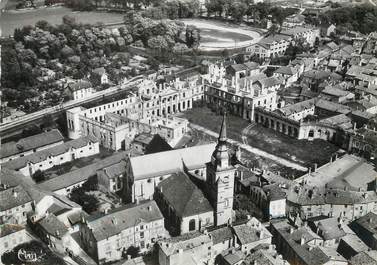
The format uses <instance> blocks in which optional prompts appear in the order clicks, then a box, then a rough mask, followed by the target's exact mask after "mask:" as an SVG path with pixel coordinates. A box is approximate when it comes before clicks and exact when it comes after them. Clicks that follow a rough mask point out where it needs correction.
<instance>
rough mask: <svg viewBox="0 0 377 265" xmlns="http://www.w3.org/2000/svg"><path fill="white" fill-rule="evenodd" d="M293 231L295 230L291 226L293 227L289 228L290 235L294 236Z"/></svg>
mask: <svg viewBox="0 0 377 265" xmlns="http://www.w3.org/2000/svg"><path fill="white" fill-rule="evenodd" d="M293 230H294V229H293V227H292V226H291V227H290V228H289V233H290V234H292V233H293Z"/></svg>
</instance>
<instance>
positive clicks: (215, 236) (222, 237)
mask: <svg viewBox="0 0 377 265" xmlns="http://www.w3.org/2000/svg"><path fill="white" fill-rule="evenodd" d="M209 234H210V235H211V238H212V242H213V244H214V245H216V244H219V243H222V242H224V241H226V240H230V239H232V238H233V232H232V229H231V228H230V227H229V226H226V227H221V228H218V229H216V230H213V231H211V232H209Z"/></svg>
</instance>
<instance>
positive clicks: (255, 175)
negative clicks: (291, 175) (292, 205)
mask: <svg viewBox="0 0 377 265" xmlns="http://www.w3.org/2000/svg"><path fill="white" fill-rule="evenodd" d="M289 185H290V181H288V180H286V179H284V178H283V177H281V176H278V175H276V174H274V173H272V172H266V171H263V172H257V171H253V170H251V169H248V168H245V167H243V166H239V167H238V168H237V172H236V190H238V191H239V192H242V193H244V194H246V195H248V196H249V197H250V199H251V200H253V202H254V203H255V204H256V205H257V206H258V207H259V208H260V209H261V210H262V212H263V213H264V215H265V217H267V218H271V219H273V218H281V217H285V216H286V209H287V208H286V192H287V190H286V189H287V188H288V187H289Z"/></svg>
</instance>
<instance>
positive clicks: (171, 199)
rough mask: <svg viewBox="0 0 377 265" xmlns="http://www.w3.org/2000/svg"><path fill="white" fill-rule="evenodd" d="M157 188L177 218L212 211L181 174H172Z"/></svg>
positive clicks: (204, 198)
mask: <svg viewBox="0 0 377 265" xmlns="http://www.w3.org/2000/svg"><path fill="white" fill-rule="evenodd" d="M157 187H158V189H159V190H160V191H161V193H162V194H163V196H164V198H165V200H166V201H167V202H168V203H169V205H170V206H171V207H172V208H173V209H174V210H175V212H176V214H177V215H178V216H179V217H186V216H193V215H198V214H201V213H206V212H211V211H213V208H212V206H211V205H210V203H209V201H208V200H207V198H206V197H205V196H204V194H203V192H202V191H201V190H200V189H199V188H198V187H197V186H196V185H195V184H194V183H193V182H192V181H191V180H190V178H189V176H187V175H186V174H185V173H183V172H178V173H174V174H173V175H171V176H170V177H169V178H167V179H165V180H163V181H162V182H160V183H159V184H158V186H157Z"/></svg>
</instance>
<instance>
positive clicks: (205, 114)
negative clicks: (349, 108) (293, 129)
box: [181, 107, 339, 175]
mask: <svg viewBox="0 0 377 265" xmlns="http://www.w3.org/2000/svg"><path fill="white" fill-rule="evenodd" d="M181 116H183V117H185V118H186V119H188V120H189V122H191V123H194V124H197V125H200V126H202V127H205V128H207V129H209V130H211V131H215V132H219V130H220V126H221V120H222V116H221V115H218V114H216V113H215V112H212V111H211V110H210V109H209V108H207V107H198V108H194V109H190V110H187V111H185V112H183V113H182V114H181ZM248 125H249V123H248V121H246V120H244V119H242V118H240V117H236V116H231V115H229V116H228V119H227V133H228V137H229V138H231V139H233V140H236V141H240V142H242V138H241V132H242V130H243V129H244V128H245V127H247V126H248ZM248 143H249V145H250V146H253V147H256V148H259V149H261V150H263V151H266V152H268V153H270V154H274V155H276V156H280V157H282V158H285V159H288V160H291V161H294V162H297V163H299V164H301V165H303V166H313V164H314V163H317V164H318V165H322V164H324V163H326V162H327V161H329V160H330V156H331V155H332V154H333V153H334V152H336V151H337V150H339V148H338V147H337V146H335V145H333V144H331V143H329V142H327V141H324V140H314V141H307V140H297V139H294V138H291V137H288V136H285V135H283V134H280V133H277V132H275V131H273V130H271V129H268V128H265V127H263V126H261V125H255V126H254V127H252V128H251V129H250V130H249V134H248ZM283 171H284V169H283ZM285 173H286V174H291V172H290V171H288V172H285ZM296 174H297V172H296ZM296 174H295V175H296Z"/></svg>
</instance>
